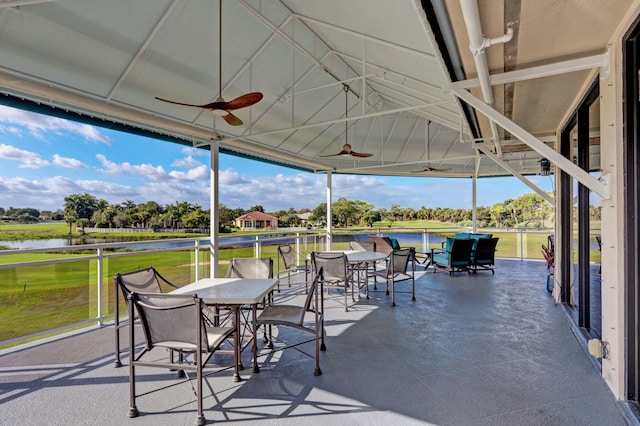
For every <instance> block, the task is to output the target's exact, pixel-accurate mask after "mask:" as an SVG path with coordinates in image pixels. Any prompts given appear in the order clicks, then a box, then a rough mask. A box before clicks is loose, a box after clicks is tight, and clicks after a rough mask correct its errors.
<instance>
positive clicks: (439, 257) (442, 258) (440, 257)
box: [433, 253, 449, 265]
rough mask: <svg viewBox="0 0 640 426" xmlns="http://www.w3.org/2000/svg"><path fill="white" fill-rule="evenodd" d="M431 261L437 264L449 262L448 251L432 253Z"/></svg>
mask: <svg viewBox="0 0 640 426" xmlns="http://www.w3.org/2000/svg"><path fill="white" fill-rule="evenodd" d="M433 262H434V263H437V264H439V265H448V264H449V253H436V254H434V255H433Z"/></svg>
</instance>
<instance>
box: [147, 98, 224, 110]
mask: <svg viewBox="0 0 640 426" xmlns="http://www.w3.org/2000/svg"><path fill="white" fill-rule="evenodd" d="M155 98H156V99H157V100H159V101H162V102H167V103H170V104H175V105H183V106H190V107H196V108H207V109H212V108H211V107H210V105H213V104H205V105H196V104H186V103H184V102H177V101H170V100H169V99H164V98H159V97H157V96H156V97H155ZM214 103H215V102H214Z"/></svg>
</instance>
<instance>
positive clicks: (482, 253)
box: [471, 237, 499, 274]
mask: <svg viewBox="0 0 640 426" xmlns="http://www.w3.org/2000/svg"><path fill="white" fill-rule="evenodd" d="M498 240H499V238H497V237H496V238H479V239H477V240H476V244H475V247H474V249H473V251H472V252H471V266H472V267H473V272H474V273H476V272H478V268H480V269H481V270H482V269H486V270H490V271H491V273H492V274H495V273H496V272H495V270H494V268H493V266H494V265H495V252H496V245H497V244H498Z"/></svg>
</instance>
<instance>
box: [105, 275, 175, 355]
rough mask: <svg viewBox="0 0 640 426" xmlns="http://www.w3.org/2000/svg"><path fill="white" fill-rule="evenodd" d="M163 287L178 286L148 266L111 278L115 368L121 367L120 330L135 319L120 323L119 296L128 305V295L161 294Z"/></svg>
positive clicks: (171, 287)
mask: <svg viewBox="0 0 640 426" xmlns="http://www.w3.org/2000/svg"><path fill="white" fill-rule="evenodd" d="M163 285H164V286H165V287H167V288H170V289H176V288H178V286H176V285H175V284H173V283H171V282H170V281H169V280H167V279H166V278H164V277H163V276H162V275H160V273H159V272H158V271H157V270H156V269H155V268H154V267H153V266H149V267H147V268H144V269H139V270H137V271H132V272H126V273H119V274H116V276H115V277H114V278H113V287H114V292H115V299H114V304H115V326H114V327H115V366H116V367H121V366H122V362H121V361H120V329H121V328H124V327H127V326H129V323H130V322H131V321H132V320H133V319H134V318H135V317H129V319H128V320H125V321H121V320H120V303H119V301H120V299H119V297H120V296H119V295H120V293H122V297H123V298H124V300H125V302H126V303H127V304H128V303H129V295H130V294H131V293H132V292H134V291H137V292H143V293H162V286H163Z"/></svg>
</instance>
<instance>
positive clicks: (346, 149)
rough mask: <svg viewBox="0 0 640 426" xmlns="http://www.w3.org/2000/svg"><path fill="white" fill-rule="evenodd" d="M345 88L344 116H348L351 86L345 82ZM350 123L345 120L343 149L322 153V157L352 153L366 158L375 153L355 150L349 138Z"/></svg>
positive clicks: (354, 155) (351, 154) (353, 155)
mask: <svg viewBox="0 0 640 426" xmlns="http://www.w3.org/2000/svg"><path fill="white" fill-rule="evenodd" d="M343 89H344V117H345V118H347V112H348V107H347V96H348V93H349V90H350V89H351V88H350V87H349V86H347V85H346V84H345V85H344V86H343ZM348 124H349V123H348V121H347V120H345V121H344V145H342V151H340V152H338V153H337V154H329V155H321V156H320V157H337V156H339V155H350V156H352V157H360V158H366V157H371V156H372V155H373V154H369V153H365V152H355V151H354V150H352V149H351V145H349V140H348V137H349V134H348V130H349V126H348Z"/></svg>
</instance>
